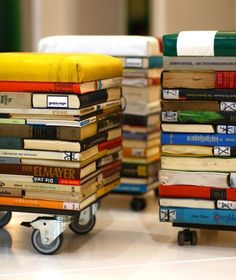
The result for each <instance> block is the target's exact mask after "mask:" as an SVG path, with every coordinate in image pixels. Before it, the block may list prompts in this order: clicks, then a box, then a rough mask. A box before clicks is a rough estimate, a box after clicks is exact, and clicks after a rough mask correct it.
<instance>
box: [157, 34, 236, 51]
mask: <svg viewBox="0 0 236 280" xmlns="http://www.w3.org/2000/svg"><path fill="white" fill-rule="evenodd" d="M235 37H236V32H233V31H213V30H212V31H211V30H209V31H207V30H206V31H182V32H179V33H173V34H167V35H164V36H163V38H162V39H163V55H164V56H188V55H191V56H235V55H236V51H235V47H236V43H235Z"/></svg>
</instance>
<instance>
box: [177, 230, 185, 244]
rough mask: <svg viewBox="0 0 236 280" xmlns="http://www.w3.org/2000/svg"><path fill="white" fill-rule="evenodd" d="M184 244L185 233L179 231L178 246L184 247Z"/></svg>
mask: <svg viewBox="0 0 236 280" xmlns="http://www.w3.org/2000/svg"><path fill="white" fill-rule="evenodd" d="M184 243H185V232H184V231H179V232H178V245H179V246H184Z"/></svg>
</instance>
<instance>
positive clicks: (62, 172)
mask: <svg viewBox="0 0 236 280" xmlns="http://www.w3.org/2000/svg"><path fill="white" fill-rule="evenodd" d="M0 170H1V173H2V174H16V175H29V176H34V177H39V178H41V177H46V178H55V179H64V180H78V179H80V174H81V170H80V169H78V168H66V167H50V166H41V165H25V164H0Z"/></svg>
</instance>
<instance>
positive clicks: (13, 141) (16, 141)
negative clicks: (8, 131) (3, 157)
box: [0, 136, 24, 149]
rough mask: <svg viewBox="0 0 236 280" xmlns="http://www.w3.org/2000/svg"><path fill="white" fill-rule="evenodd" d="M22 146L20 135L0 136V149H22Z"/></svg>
mask: <svg viewBox="0 0 236 280" xmlns="http://www.w3.org/2000/svg"><path fill="white" fill-rule="evenodd" d="M23 146H24V145H23V141H22V138H21V137H8V136H0V149H22V148H23Z"/></svg>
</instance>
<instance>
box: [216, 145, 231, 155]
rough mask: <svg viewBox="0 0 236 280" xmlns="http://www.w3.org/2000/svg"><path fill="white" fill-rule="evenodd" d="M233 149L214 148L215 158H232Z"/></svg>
mask: <svg viewBox="0 0 236 280" xmlns="http://www.w3.org/2000/svg"><path fill="white" fill-rule="evenodd" d="M230 155H231V149H230V147H219V146H215V147H214V156H221V157H230Z"/></svg>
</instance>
